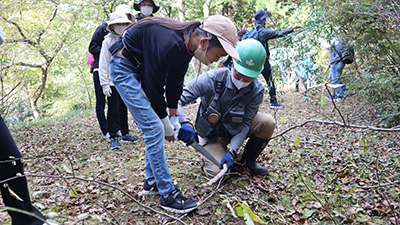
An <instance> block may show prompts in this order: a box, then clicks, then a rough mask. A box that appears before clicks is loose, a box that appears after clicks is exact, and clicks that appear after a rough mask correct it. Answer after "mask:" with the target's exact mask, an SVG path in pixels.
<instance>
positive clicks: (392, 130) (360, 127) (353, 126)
mask: <svg viewBox="0 0 400 225" xmlns="http://www.w3.org/2000/svg"><path fill="white" fill-rule="evenodd" d="M308 123H320V124H328V125H337V126H340V127H347V128H355V129H364V130H372V131H382V132H400V127H395V128H380V127H373V126H363V125H356V124H344V123H341V122H337V121H329V120H307V121H304V122H303V123H301V124H298V125H294V126H292V127H290V128H288V129H286V130H284V131H282V132H280V133H279V134H276V135H274V136H272V137H271V139H274V138H276V137H279V136H282V135H283V134H286V133H287V132H289V131H291V130H293V129H296V128H298V127H303V126H304V125H306V124H308Z"/></svg>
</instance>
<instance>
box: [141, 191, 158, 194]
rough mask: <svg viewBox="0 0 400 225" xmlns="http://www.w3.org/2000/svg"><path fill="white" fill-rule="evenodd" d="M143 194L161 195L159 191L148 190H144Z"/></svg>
mask: <svg viewBox="0 0 400 225" xmlns="http://www.w3.org/2000/svg"><path fill="white" fill-rule="evenodd" d="M142 194H144V195H158V194H160V193H159V192H158V191H147V190H143V191H142Z"/></svg>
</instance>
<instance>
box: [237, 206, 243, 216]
mask: <svg viewBox="0 0 400 225" xmlns="http://www.w3.org/2000/svg"><path fill="white" fill-rule="evenodd" d="M236 212H237V214H238V215H239V216H241V217H243V216H244V214H243V208H242V207H240V206H236Z"/></svg>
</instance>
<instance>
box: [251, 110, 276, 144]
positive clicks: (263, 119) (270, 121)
mask: <svg viewBox="0 0 400 225" xmlns="http://www.w3.org/2000/svg"><path fill="white" fill-rule="evenodd" d="M275 126H276V121H275V119H274V117H272V116H271V115H269V114H264V113H257V115H256V116H255V117H254V119H253V122H252V124H251V132H250V133H251V134H254V135H255V136H257V137H259V138H264V139H270V138H271V136H272V134H273V133H274V130H275Z"/></svg>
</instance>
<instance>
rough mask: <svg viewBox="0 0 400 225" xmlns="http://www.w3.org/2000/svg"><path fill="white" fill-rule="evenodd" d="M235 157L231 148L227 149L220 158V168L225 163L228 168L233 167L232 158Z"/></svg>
mask: <svg viewBox="0 0 400 225" xmlns="http://www.w3.org/2000/svg"><path fill="white" fill-rule="evenodd" d="M235 157H236V154H235V152H234V151H233V150H232V149H228V151H227V152H226V154H225V155H224V156H223V157H222V159H221V164H220V165H219V167H220V168H221V169H222V166H223V165H224V164H225V163H226V164H227V165H228V169H232V168H233V159H234V158H235Z"/></svg>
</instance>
